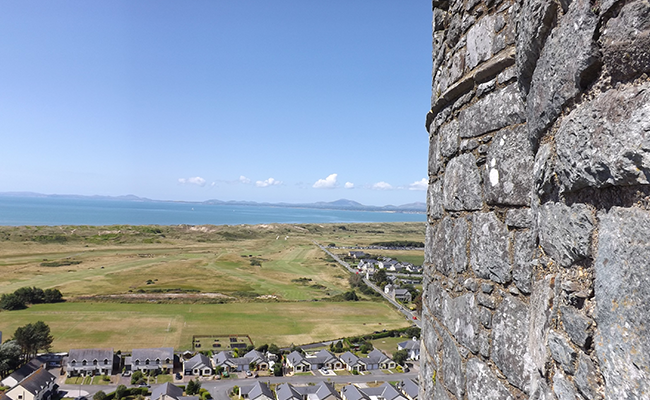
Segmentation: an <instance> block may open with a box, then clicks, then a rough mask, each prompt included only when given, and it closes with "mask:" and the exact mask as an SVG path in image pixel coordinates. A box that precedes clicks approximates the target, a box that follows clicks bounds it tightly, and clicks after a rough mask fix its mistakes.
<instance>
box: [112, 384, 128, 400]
mask: <svg viewBox="0 0 650 400" xmlns="http://www.w3.org/2000/svg"><path fill="white" fill-rule="evenodd" d="M127 391H128V389H127V388H126V386H124V385H119V386H118V387H117V389H115V398H116V399H117V400H120V399H121V398H122V397H125V396H126V393H127Z"/></svg>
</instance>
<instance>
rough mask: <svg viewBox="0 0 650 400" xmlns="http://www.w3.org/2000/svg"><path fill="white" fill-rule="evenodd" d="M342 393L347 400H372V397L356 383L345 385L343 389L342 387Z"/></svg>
mask: <svg viewBox="0 0 650 400" xmlns="http://www.w3.org/2000/svg"><path fill="white" fill-rule="evenodd" d="M341 394H342V395H343V396H345V398H346V399H347V400H370V397H368V396H367V395H366V394H365V393H363V392H361V390H359V388H358V387H356V386H354V385H347V386H344V387H343V389H341Z"/></svg>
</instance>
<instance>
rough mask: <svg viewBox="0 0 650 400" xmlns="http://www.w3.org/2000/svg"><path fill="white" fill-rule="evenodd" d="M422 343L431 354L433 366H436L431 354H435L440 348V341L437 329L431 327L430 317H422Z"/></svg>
mask: <svg viewBox="0 0 650 400" xmlns="http://www.w3.org/2000/svg"><path fill="white" fill-rule="evenodd" d="M422 319H423V321H422V345H423V346H424V347H426V349H427V352H428V353H429V354H430V355H432V360H431V361H432V362H433V368H436V369H437V368H438V363H437V362H435V358H434V357H433V355H437V354H438V352H439V351H440V349H441V344H442V341H441V339H440V336H439V335H438V331H437V330H436V329H435V328H434V327H433V323H432V321H431V318H422Z"/></svg>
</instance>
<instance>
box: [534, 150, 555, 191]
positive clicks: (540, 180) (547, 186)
mask: <svg viewBox="0 0 650 400" xmlns="http://www.w3.org/2000/svg"><path fill="white" fill-rule="evenodd" d="M551 150H552V147H551V145H550V144H548V143H546V144H543V145H541V146H539V150H538V151H537V154H536V155H535V163H534V164H533V179H534V181H535V190H536V191H537V194H538V195H539V196H543V195H545V194H548V193H551V192H552V190H553V174H554V171H553V163H552V161H551Z"/></svg>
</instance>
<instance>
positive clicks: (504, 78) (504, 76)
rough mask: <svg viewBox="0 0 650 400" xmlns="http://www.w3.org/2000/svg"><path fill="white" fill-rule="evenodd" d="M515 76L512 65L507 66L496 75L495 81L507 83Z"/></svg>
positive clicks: (515, 71)
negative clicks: (510, 66)
mask: <svg viewBox="0 0 650 400" xmlns="http://www.w3.org/2000/svg"><path fill="white" fill-rule="evenodd" d="M516 77H517V70H516V69H515V68H514V67H513V68H507V69H506V70H504V71H503V72H501V73H500V74H499V75H498V76H497V81H498V82H499V84H500V85H503V84H504V83H508V82H510V81H511V80H513V79H515V78H516Z"/></svg>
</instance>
